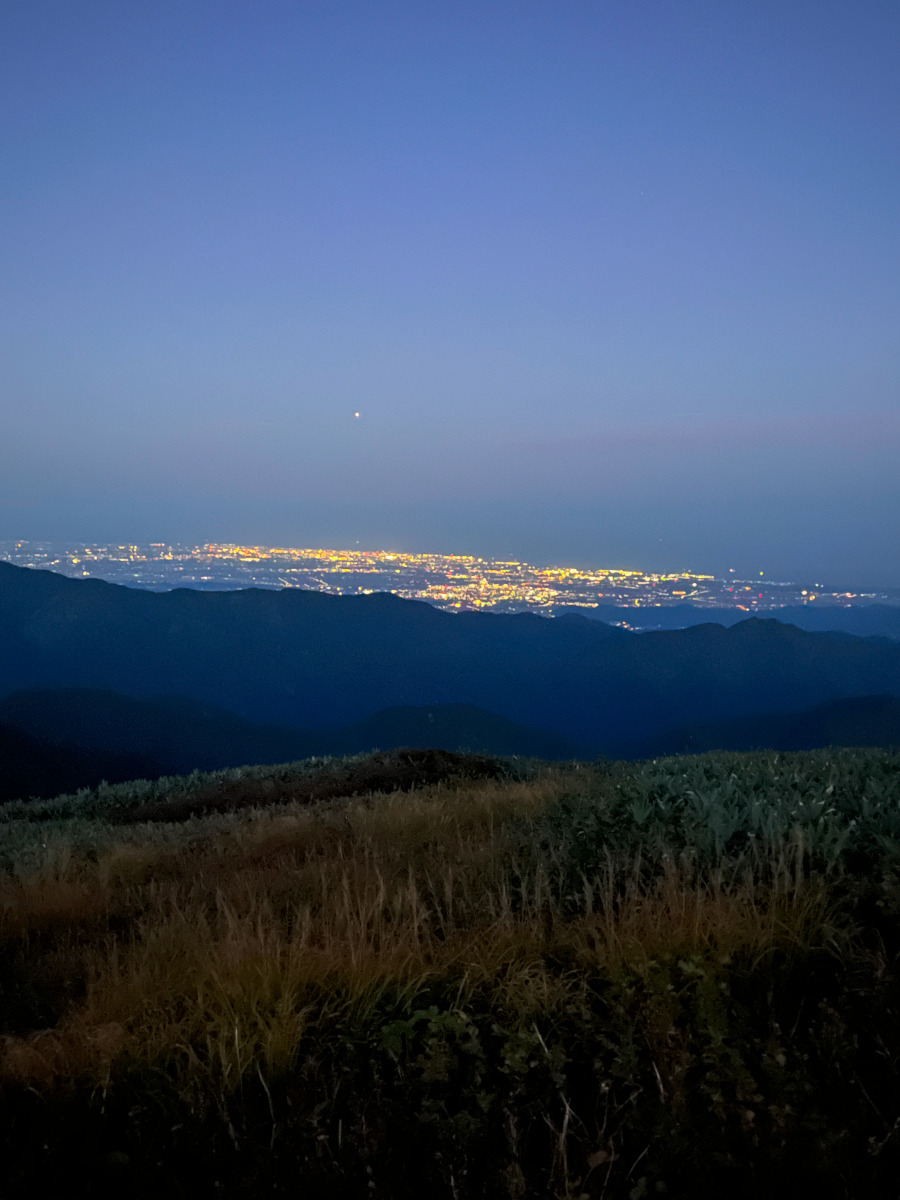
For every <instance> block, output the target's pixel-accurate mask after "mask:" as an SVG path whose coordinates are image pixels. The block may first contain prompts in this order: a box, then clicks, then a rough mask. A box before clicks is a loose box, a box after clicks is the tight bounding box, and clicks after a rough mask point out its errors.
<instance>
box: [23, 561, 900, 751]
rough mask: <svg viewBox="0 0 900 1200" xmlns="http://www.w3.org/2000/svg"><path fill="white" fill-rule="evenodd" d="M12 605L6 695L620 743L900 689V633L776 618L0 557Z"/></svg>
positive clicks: (630, 746)
mask: <svg viewBox="0 0 900 1200" xmlns="http://www.w3.org/2000/svg"><path fill="white" fill-rule="evenodd" d="M0 623H2V629H3V646H2V650H0V654H2V657H0V695H3V694H8V693H10V692H12V691H14V690H18V689H34V688H54V689H55V688H61V687H80V688H85V687H87V688H101V689H105V690H112V691H118V692H122V693H125V694H128V695H130V696H133V697H137V698H145V699H146V698H150V697H154V696H160V695H167V694H168V695H172V694H175V695H179V696H183V697H186V698H188V699H190V700H193V701H196V702H199V703H200V704H205V705H214V706H216V707H219V708H224V709H227V710H229V711H231V712H233V713H236V714H238V715H239V716H241V717H243V718H245V719H246V720H250V721H254V722H258V723H264V724H265V723H269V724H271V723H274V724H278V725H282V726H284V725H290V726H294V727H300V728H301V729H307V730H309V729H316V730H327V729H331V730H333V729H335V728H336V727H339V726H344V725H348V724H355V723H358V722H362V721H365V720H366V719H368V718H369V717H371V715H372V714H373V713H376V712H379V711H381V710H384V709H391V708H397V707H401V708H423V707H424V708H428V707H433V706H441V705H464V706H472V707H475V708H480V709H484V710H487V711H488V712H489V713H493V714H496V715H497V716H499V717H503V718H505V719H506V720H508V721H512V722H515V723H517V724H520V725H525V726H529V727H531V728H537V729H542V730H547V731H551V732H553V733H555V734H557V735H558V736H559V737H562V738H565V739H567V740H568V741H571V742H575V743H577V744H579V745H581V746H585V747H587V748H589V749H590V750H591V751H592V752H596V753H605V754H610V755H616V756H628V755H630V754H633V753H637V752H639V751H640V750H641V749H642V748H643V747H644V746H645V745H646V744H647V743H648V741H650V742H652V741H654V740H659V739H660V738H661V737H662V735H664V734H665V733H666V732H667V731H669V730H671V729H672V728H673V727H674V726H675V725H676V724H677V723H679V722H683V723H685V724H696V723H701V722H709V721H713V720H718V719H726V718H730V717H742V716H749V715H752V714H755V713H760V712H772V713H779V712H798V711H802V710H804V709H807V708H811V707H813V706H814V705H817V704H822V703H825V702H828V701H833V700H838V699H845V698H849V697H854V696H866V695H876V694H889V695H898V694H900V643H897V642H894V641H890V640H888V639H879V638H857V637H851V636H849V635H845V634H838V633H806V632H804V631H802V630H800V629H797V628H796V627H794V626H790V625H784V624H781V623H779V622H777V621H774V620H757V619H752V620H748V621H744V622H742V623H740V624H738V625H735V626H734V627H733V628H731V629H725V628H723V627H722V626H720V625H700V626H694V627H693V628H689V629H684V630H678V631H673V632H660V633H644V634H635V633H631V632H629V631H627V630H624V629H618V628H613V627H610V626H607V625H605V624H603V623H601V622H598V621H594V620H589V619H587V618H585V617H582V616H576V615H571V616H565V617H559V618H556V619H554V620H548V619H546V618H543V617H539V616H535V615H532V614H522V615H518V616H506V615H499V614H488V613H461V614H452V613H446V612H441V611H439V610H438V609H435V608H432V607H431V606H429V605H427V604H423V603H419V602H417V601H412V600H402V599H399V598H398V597H396V596H392V595H385V594H375V595H370V596H327V595H324V594H321V593H317V592H304V591H300V590H299V589H286V590H284V591H280V592H273V591H262V590H254V589H250V590H246V591H238V592H215V593H201V592H194V591H188V590H177V591H173V592H166V593H152V592H142V591H136V590H132V589H129V588H125V587H121V586H117V585H114V584H108V583H104V582H101V581H99V580H72V579H66V578H64V577H63V576H61V575H55V574H53V573H52V572H47V571H36V570H29V569H25V568H20V567H15V566H12V565H11V564H8V563H0Z"/></svg>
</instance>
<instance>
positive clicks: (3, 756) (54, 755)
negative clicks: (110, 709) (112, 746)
mask: <svg viewBox="0 0 900 1200" xmlns="http://www.w3.org/2000/svg"><path fill="white" fill-rule="evenodd" d="M155 767H156V764H155V763H154V762H153V761H151V760H147V759H145V758H144V757H143V756H142V755H140V754H129V753H120V754H117V753H108V754H97V753H94V752H92V751H90V750H85V749H83V748H82V747H79V746H67V745H56V744H53V743H51V742H47V741H44V740H43V739H41V738H36V737H31V736H29V735H28V734H27V733H23V732H22V730H21V729H17V728H15V727H14V726H11V725H7V724H5V723H0V803H4V802H5V801H7V800H15V799H18V798H19V797H25V798H27V797H29V796H58V795H60V794H61V793H63V792H76V791H78V789H79V788H83V787H96V786H97V784H98V783H101V782H102V781H103V780H104V779H105V780H106V781H107V783H124V782H125V781H126V780H129V779H145V778H147V777H148V776H151V777H152V776H153V775H154V774H157V773H158V772H156V770H155Z"/></svg>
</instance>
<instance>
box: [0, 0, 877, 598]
mask: <svg viewBox="0 0 900 1200" xmlns="http://www.w3.org/2000/svg"><path fill="white" fill-rule="evenodd" d="M898 115H900V5H898V4H897V2H896V0H790V2H789V3H786V2H785V0H746V2H745V0H734V2H728V3H723V2H722V0H477V2H475V0H406V2H402V3H399V2H395V0H365V2H363V0H328V2H327V3H315V2H314V0H290V2H287V0H285V2H280V0H271V2H270V0H260V2H258V3H253V4H251V3H249V0H241V2H240V3H237V2H235V0H215V2H211V0H187V2H186V0H152V2H151V0H134V2H129V3H125V4H123V3H122V2H121V0H108V2H106V0H81V2H79V3H74V2H73V0H8V2H7V4H6V5H5V7H4V16H3V19H2V29H0V163H2V167H0V178H2V189H0V229H2V239H0V364H2V371H0V388H2V391H0V406H2V412H0V539H2V538H12V537H26V538H35V539H37V538H59V539H85V540H88V541H105V540H116V541H122V540H128V541H133V540H153V541H163V540H181V541H191V542H194V541H216V540H220V541H251V542H258V543H269V544H282V545H284V544H288V545H340V546H344V545H355V543H356V542H357V541H359V542H360V544H361V545H363V546H366V545H368V546H371V547H393V548H397V549H403V550H437V551H445V552H460V553H476V554H477V553H484V554H489V555H495V556H499V557H506V556H515V557H523V558H530V559H532V560H538V561H552V562H572V563H583V564H590V563H594V564H603V565H608V566H635V567H641V568H644V569H647V570H666V569H685V568H688V569H693V570H696V571H704V570H709V571H715V572H721V571H724V570H725V569H727V568H728V567H729V566H733V567H736V568H737V569H738V570H747V571H749V570H754V571H758V570H760V569H764V570H765V571H766V574H767V575H769V576H773V577H780V578H785V579H813V578H814V579H816V580H819V579H823V580H824V581H825V582H826V583H834V584H835V585H845V584H846V585H847V586H860V587H865V586H867V585H892V586H900V536H898V525H900V522H898V517H900V470H898V466H897V464H898V462H900V388H898V383H900V154H898V147H897V121H898ZM356 412H359V414H360V415H359V417H358V418H357V417H356V416H354V414H355V413H356Z"/></svg>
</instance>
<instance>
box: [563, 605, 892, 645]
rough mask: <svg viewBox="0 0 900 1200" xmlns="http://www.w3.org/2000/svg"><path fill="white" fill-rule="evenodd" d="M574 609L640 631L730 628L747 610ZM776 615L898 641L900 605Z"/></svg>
mask: <svg viewBox="0 0 900 1200" xmlns="http://www.w3.org/2000/svg"><path fill="white" fill-rule="evenodd" d="M563 611H568V612H577V613H579V614H581V615H583V616H586V617H590V618H591V619H592V620H595V621H603V622H605V623H607V624H609V625H616V624H618V623H619V622H621V621H625V622H627V624H628V625H629V626H633V627H635V628H640V629H643V630H651V629H654V630H656V629H687V628H688V627H689V626H691V625H708V624H711V623H712V624H715V625H724V626H725V627H726V628H730V627H731V626H732V625H737V624H738V623H739V622H740V621H746V620H747V613H745V612H741V611H740V609H736V608H698V607H697V606H696V605H694V604H673V605H671V606H670V607H667V608H624V607H621V606H616V605H614V604H601V605H598V607H597V608H584V609H583V608H578V609H568V610H563ZM769 615H770V616H775V617H776V619H777V620H778V621H780V622H781V624H782V625H796V626H797V628H798V629H805V630H807V631H808V632H810V633H852V634H854V635H855V636H856V637H889V638H894V639H895V640H897V641H900V606H898V605H894V604H860V605H854V606H853V607H852V608H839V607H838V606H837V605H828V604H825V605H821V606H817V605H815V604H804V605H802V606H794V607H791V608H779V609H778V611H777V613H770V614H769Z"/></svg>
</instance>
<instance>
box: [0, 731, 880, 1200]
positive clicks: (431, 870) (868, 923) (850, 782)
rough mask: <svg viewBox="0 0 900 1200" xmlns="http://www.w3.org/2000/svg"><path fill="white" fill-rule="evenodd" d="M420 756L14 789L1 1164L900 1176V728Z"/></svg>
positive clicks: (485, 1186)
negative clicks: (853, 744)
mask: <svg viewBox="0 0 900 1200" xmlns="http://www.w3.org/2000/svg"><path fill="white" fill-rule="evenodd" d="M451 758H452V756H451ZM414 761H415V760H414V759H407V760H406V761H405V763H404V761H402V756H396V757H395V758H394V759H393V760H392V759H391V758H389V757H383V758H382V759H381V761H375V760H371V759H370V760H365V761H363V760H355V761H352V760H344V761H324V760H318V761H312V762H304V763H297V764H293V765H291V766H290V767H280V768H277V769H276V768H269V769H266V768H253V769H247V770H245V771H242V772H241V771H230V772H220V773H218V774H216V775H214V776H205V777H204V776H193V777H188V778H184V779H169V780H161V781H157V782H154V783H135V784H124V785H119V786H116V787H106V788H101V789H99V790H96V791H93V792H83V793H80V794H79V795H77V796H74V797H64V798H61V799H59V800H55V801H38V802H31V803H14V804H9V805H6V806H5V807H4V808H3V809H0V881H2V882H0V1034H2V1043H0V1120H2V1126H0V1127H2V1134H0V1138H2V1146H0V1194H2V1195H3V1196H5V1197H18V1196H28V1197H32V1196H33V1195H35V1194H38V1193H42V1194H47V1195H52V1196H59V1197H74V1196H81V1195H108V1196H113V1195H115V1196H119V1195H133V1196H137V1197H163V1196H165V1197H171V1198H176V1197H181V1196H184V1197H188V1196H190V1197H192V1198H195V1197H203V1196H249V1195H268V1194H291V1195H298V1196H303V1197H311V1198H314V1200H315V1198H318V1197H323V1198H324V1197H335V1198H337V1197H349V1198H352V1197H362V1196H383V1197H390V1198H391V1200H401V1198H403V1197H447V1198H448V1200H452V1198H456V1200H467V1198H474V1197H485V1198H486V1197H490V1198H491V1200H495V1198H503V1197H520V1198H525V1197H528V1198H533V1200H538V1198H540V1200H548V1198H552V1197H559V1198H563V1197H565V1198H575V1197H590V1198H595V1197H628V1198H640V1197H649V1196H660V1195H666V1196H691V1197H696V1196H723V1195H727V1196H730V1197H734V1198H740V1197H777V1196H794V1195H809V1196H815V1197H840V1196H847V1197H849V1196H853V1197H855V1196H867V1197H868V1196H896V1195H897V1191H898V1185H897V1180H898V1179H900V1153H898V1150H900V1021H898V1017H900V987H898V974H897V968H898V954H900V755H898V754H895V753H888V752H883V751H877V750H866V751H859V750H856V751H853V750H846V751H827V752H826V751H817V752H811V753H805V754H792V755H784V754H781V755H779V754H762V753H759V754H748V755H738V754H717V755H707V756H704V757H698V758H671V759H665V760H660V761H653V762H643V763H628V764H624V763H623V764H594V765H581V766H579V765H569V766H566V767H563V766H554V767H552V768H551V767H547V766H545V765H541V764H534V763H524V762H521V761H519V762H517V761H515V760H509V761H507V762H505V763H498V762H491V761H490V760H482V761H481V763H480V765H477V766H475V765H472V766H471V768H469V767H466V766H465V763H462V764H460V762H458V761H450V759H448V758H443V759H442V758H441V757H440V756H436V757H435V758H433V759H432V760H429V761H430V764H431V765H430V767H429V768H428V769H429V770H431V768H434V773H433V774H432V775H430V776H429V775H428V774H427V772H426V773H425V775H424V776H422V777H416V778H411V777H410V776H409V769H410V763H411V762H414ZM422 761H424V760H422ZM392 770H395V771H396V775H395V776H393V777H392V774H391V772H392ZM403 771H407V774H406V775H403V774H402V773H403ZM401 776H402V778H401ZM328 779H330V780H332V781H338V783H336V784H335V786H334V787H332V789H331V790H330V791H328V790H327V789H324V790H323V787H324V785H323V783H322V781H323V780H328ZM348 781H349V782H348ZM351 784H352V786H351ZM368 788H372V789H379V790H377V791H375V790H373V791H368V790H367V789H368ZM395 788H401V789H403V790H392V789H395ZM348 791H356V792H357V793H360V794H357V795H356V796H349V795H347V794H346V793H347V792H348ZM338 793H344V794H343V795H340V794H338ZM217 798H218V799H217ZM150 817H154V818H155V819H154V820H150V819H149V818H150Z"/></svg>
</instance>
